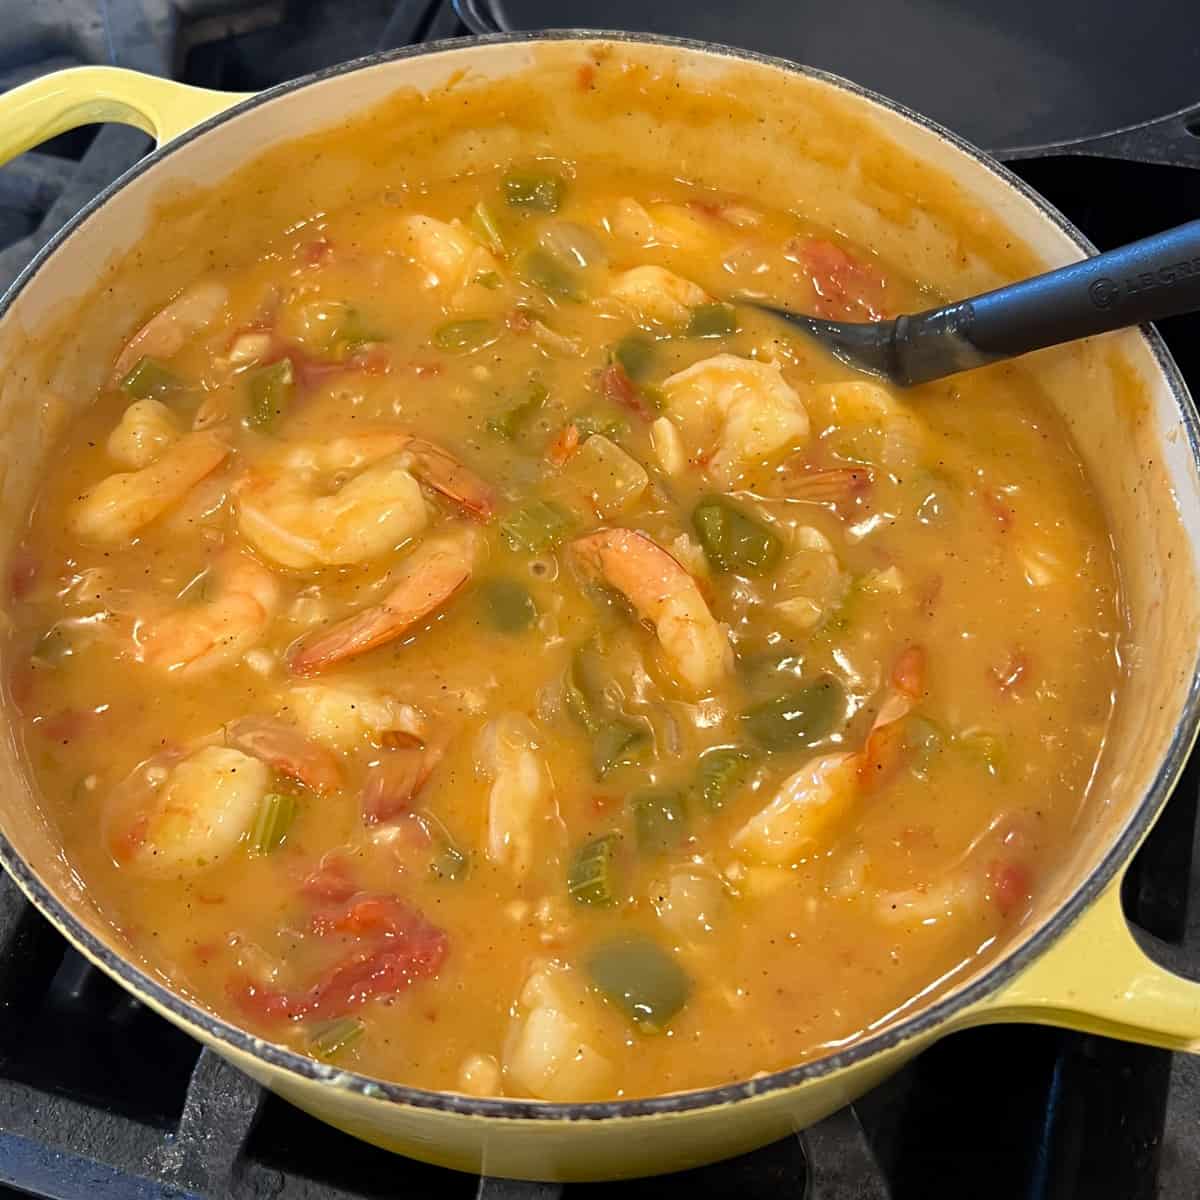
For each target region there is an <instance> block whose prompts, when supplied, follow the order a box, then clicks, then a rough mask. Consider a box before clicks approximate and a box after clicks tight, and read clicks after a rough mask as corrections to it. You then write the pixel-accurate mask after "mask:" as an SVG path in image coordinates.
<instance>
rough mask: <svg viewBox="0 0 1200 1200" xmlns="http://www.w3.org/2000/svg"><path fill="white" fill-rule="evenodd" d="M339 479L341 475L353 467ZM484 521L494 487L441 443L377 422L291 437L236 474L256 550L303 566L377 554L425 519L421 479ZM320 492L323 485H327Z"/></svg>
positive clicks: (245, 529) (245, 531) (246, 532)
mask: <svg viewBox="0 0 1200 1200" xmlns="http://www.w3.org/2000/svg"><path fill="white" fill-rule="evenodd" d="M354 472H357V473H356V474H353V475H352V478H350V479H349V480H348V481H347V482H345V483H343V484H342V486H341V487H340V488H339V487H336V486H333V487H332V488H331V489H330V490H328V491H326V486H327V485H330V484H333V485H336V482H337V479H338V477H339V476H340V475H344V474H346V473H354ZM416 477H419V478H420V479H422V480H424V481H425V482H426V483H427V484H428V485H429V486H430V487H432V488H433V489H434V490H436V491H438V492H441V493H442V494H443V495H445V496H447V497H449V498H450V499H452V500H454V501H456V502H457V503H458V504H459V505H460V506H461V507H462V508H464V509H465V510H466V511H467V512H468V513H470V514H471V515H473V516H476V517H478V518H479V519H481V520H487V519H488V518H490V517H491V515H492V512H493V510H494V506H495V500H494V496H493V493H492V490H491V488H490V487H489V486H488V485H487V484H486V483H485V482H484V481H483V480H482V479H480V478H479V477H478V476H476V475H475V474H474V473H473V472H472V471H470V470H468V469H467V468H466V467H465V466H463V465H462V464H461V463H460V462H458V461H457V460H456V459H454V458H453V457H452V456H451V455H449V454H447V453H446V451H445V450H443V449H441V448H440V447H439V446H435V445H433V444H432V443H430V442H426V441H423V440H422V439H420V438H416V437H413V436H412V435H411V434H408V433H401V432H397V431H392V430H379V431H376V432H374V433H364V434H357V435H354V436H352V437H342V438H335V439H334V440H333V441H330V442H327V443H324V444H322V443H318V442H312V443H308V442H305V443H293V444H291V445H287V446H284V447H283V448H282V450H281V451H280V452H279V453H278V454H276V455H275V456H274V457H273V458H271V459H270V460H268V462H267V464H266V465H265V466H263V467H259V468H258V469H256V470H255V471H252V472H251V473H250V474H249V475H247V476H246V477H245V478H243V479H242V480H240V481H239V485H238V489H237V502H238V504H237V507H238V528H239V530H240V532H241V534H242V536H243V537H245V538H246V540H247V541H249V542H250V543H251V544H252V545H253V546H254V547H255V548H256V549H257V550H259V551H260V552H261V553H263V554H265V555H266V556H267V557H268V558H270V559H271V560H272V561H273V562H277V563H279V564H280V565H281V566H285V567H293V568H296V569H299V570H304V569H310V568H314V567H326V566H346V565H349V564H352V563H358V562H364V561H367V560H369V559H372V558H377V557H379V556H380V555H382V554H386V553H387V552H388V551H389V550H392V549H394V548H395V547H396V546H398V545H399V544H400V543H402V542H405V541H407V540H408V539H409V538H412V537H414V536H415V535H416V534H418V533H420V532H421V530H423V529H424V528H425V526H426V524H427V523H428V521H429V511H428V508H427V506H426V504H425V499H424V496H423V495H422V494H421V488H420V486H419V484H418V483H417V478H416ZM323 493H324V494H323Z"/></svg>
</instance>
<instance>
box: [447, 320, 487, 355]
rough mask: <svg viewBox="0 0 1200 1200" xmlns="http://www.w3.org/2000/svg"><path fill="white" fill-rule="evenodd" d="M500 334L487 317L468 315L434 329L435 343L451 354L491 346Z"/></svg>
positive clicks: (467, 352)
mask: <svg viewBox="0 0 1200 1200" xmlns="http://www.w3.org/2000/svg"><path fill="white" fill-rule="evenodd" d="M499 336H500V335H499V333H498V332H497V331H496V327H495V326H494V325H493V324H492V322H491V321H489V320H488V319H487V318H486V317H467V318H465V319H464V320H461V321H447V322H446V323H445V324H444V325H439V326H438V327H437V328H436V329H435V330H434V331H433V344H434V345H435V346H436V347H437V348H438V349H439V350H446V351H448V352H449V353H451V354H469V353H470V352H471V351H472V350H482V349H483V347H484V346H490V345H491V344H492V343H493V342H494V341H496V339H497V338H498V337H499Z"/></svg>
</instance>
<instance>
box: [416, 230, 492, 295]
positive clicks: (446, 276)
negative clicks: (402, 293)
mask: <svg viewBox="0 0 1200 1200" xmlns="http://www.w3.org/2000/svg"><path fill="white" fill-rule="evenodd" d="M401 226H402V228H403V230H404V246H405V250H406V251H407V253H408V255H409V257H411V258H412V259H413V261H414V262H416V263H417V264H418V265H419V266H421V267H423V268H424V269H425V286H426V287H427V288H441V287H444V288H448V289H449V290H450V291H452V292H457V291H459V290H460V289H462V288H463V287H465V286H466V285H467V284H469V283H471V282H473V281H474V280H475V279H476V278H477V277H478V276H480V275H485V274H487V273H488V272H495V273H498V272H499V264H498V263H497V262H496V258H495V256H494V255H493V254H492V253H491V251H490V250H487V249H486V248H485V247H483V246H481V245H480V244H479V243H478V242H477V241H476V240H475V239H474V238H473V237H472V236H471V235H470V233H468V232H467V230H466V229H465V228H464V226H463V224H462V222H461V221H457V220H456V221H451V222H449V224H447V223H446V222H445V221H438V220H435V219H434V218H433V217H426V216H422V215H421V214H419V213H417V214H414V215H412V216H408V217H405V218H404V220H403V221H402V222H401Z"/></svg>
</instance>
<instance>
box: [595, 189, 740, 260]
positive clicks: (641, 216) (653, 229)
mask: <svg viewBox="0 0 1200 1200" xmlns="http://www.w3.org/2000/svg"><path fill="white" fill-rule="evenodd" d="M612 227H613V232H614V233H616V234H617V235H618V236H619V237H623V238H628V239H629V241H631V242H636V243H638V245H640V246H644V247H646V248H647V249H650V248H652V247H654V246H671V247H673V248H674V249H677V250H692V251H697V252H702V251H706V250H713V249H714V247H715V245H716V226H715V224H714V222H713V220H712V219H711V218H706V217H705V216H704V214H703V212H701V211H699V210H697V209H695V208H690V207H689V206H688V205H686V204H671V203H659V204H651V205H649V206H647V205H643V204H640V203H639V202H638V201H637V200H634V199H633V198H632V197H629V196H625V197H624V198H623V199H621V200H619V201H618V202H617V208H616V212H615V214H614V215H613V219H612Z"/></svg>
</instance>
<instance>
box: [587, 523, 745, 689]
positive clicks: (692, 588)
mask: <svg viewBox="0 0 1200 1200" xmlns="http://www.w3.org/2000/svg"><path fill="white" fill-rule="evenodd" d="M571 549H572V550H573V551H574V553H575V556H576V558H577V559H578V560H579V562H580V564H581V565H582V567H583V568H584V570H585V571H586V572H587V573H588V574H590V575H593V576H598V577H602V578H603V579H604V580H605V582H606V583H608V584H609V585H610V586H612V587H614V588H616V589H617V591H619V592H620V593H621V594H622V595H623V596H625V598H626V599H627V600H628V601H629V602H630V604H632V605H633V607H634V608H635V609H636V610H637V614H638V616H639V617H641V618H642V620H644V621H649V622H650V623H651V624H652V625H653V626H654V628H655V631H656V633H657V634H658V640H659V644H660V645H661V646H662V648H663V652H664V653H665V654H666V656H667V658H668V660H669V661H670V663H671V665H672V666H673V668H674V670H675V672H676V673H677V675H678V677H679V679H680V681H681V682H682V683H683V684H684V685H686V687H688V688H689V689H690V690H691V691H693V692H697V693H701V692H709V691H712V689H713V688H714V687H716V685H717V684H718V683H719V682H720V681H721V679H722V678H723V677H724V676H726V675H728V674H729V672H730V671H732V669H733V651H732V649H731V648H730V645H729V631H728V629H727V628H726V627H725V626H724V625H721V624H720V623H718V622H717V620H716V619H715V618H714V617H713V615H712V613H711V612H709V609H708V605H707V604H705V602H704V597H703V596H702V595H701V594H700V589H699V588H698V587H697V586H696V581H695V580H694V579H693V578H692V577H691V575H689V574H688V573H687V571H685V570H684V569H683V567H681V566H680V565H679V563H678V562H676V560H675V559H674V558H672V557H671V555H670V554H668V553H667V551H666V550H664V549H663V548H662V547H661V546H660V545H658V543H657V542H655V541H653V540H652V539H651V538H649V537H647V536H646V535H645V534H644V533H638V532H637V531H636V530H633V529H601V530H599V531H598V532H596V533H590V534H588V535H587V536H586V537H581V538H578V539H576V540H575V541H574V542H572V543H571Z"/></svg>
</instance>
